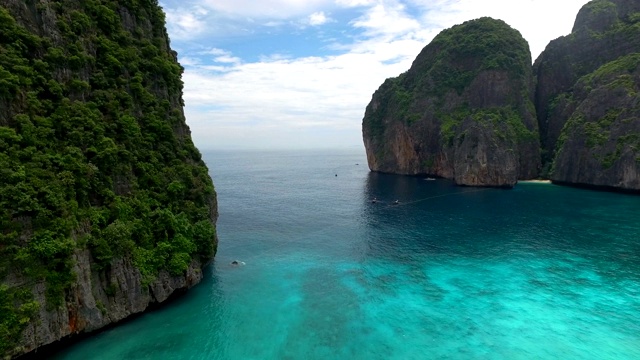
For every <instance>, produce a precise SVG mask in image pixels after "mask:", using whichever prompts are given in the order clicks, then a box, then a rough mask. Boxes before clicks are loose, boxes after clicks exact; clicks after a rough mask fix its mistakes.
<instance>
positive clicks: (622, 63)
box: [534, 0, 640, 190]
mask: <svg viewBox="0 0 640 360" xmlns="http://www.w3.org/2000/svg"><path fill="white" fill-rule="evenodd" d="M637 53H640V2H638V1H636V0H594V1H591V2H589V3H588V4H586V5H585V6H584V7H583V8H582V9H581V10H580V12H579V13H578V16H577V17H576V21H575V24H574V27H573V30H572V32H571V34H570V35H567V36H564V37H561V38H558V39H556V40H554V41H552V42H551V43H550V44H549V45H548V46H547V48H546V49H545V51H544V52H543V53H542V54H541V55H540V56H539V57H538V59H536V62H535V64H534V74H535V75H536V78H537V85H536V98H535V99H536V109H537V114H538V122H539V127H540V131H541V142H542V146H543V162H544V163H545V164H546V165H545V167H546V170H545V173H547V170H549V169H551V170H552V171H551V172H550V174H549V176H550V177H551V179H552V180H554V181H557V182H563V183H570V184H581V185H597V186H605V187H610V188H616V189H625V190H633V189H635V190H640V186H638V185H639V183H638V178H637V177H638V173H640V168H639V167H638V166H639V165H638V164H639V163H638V158H640V153H639V152H638V149H639V146H638V145H639V144H638V142H637V140H635V139H636V138H637V134H638V128H639V127H638V126H639V125H638V122H639V121H640V119H639V118H638V110H637V106H638V95H637V88H638V84H639V82H638V76H637V61H635V59H637V56H636V55H634V54H637ZM554 158H555V161H554Z"/></svg>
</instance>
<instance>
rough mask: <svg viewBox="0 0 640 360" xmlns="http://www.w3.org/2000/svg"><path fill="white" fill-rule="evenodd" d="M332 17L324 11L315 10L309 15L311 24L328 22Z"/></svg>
mask: <svg viewBox="0 0 640 360" xmlns="http://www.w3.org/2000/svg"><path fill="white" fill-rule="evenodd" d="M329 20H330V19H329V18H328V17H327V16H326V15H325V14H324V12H322V11H318V12H314V13H313V14H311V15H309V25H311V26H318V25H322V24H326V23H327V22H328V21H329Z"/></svg>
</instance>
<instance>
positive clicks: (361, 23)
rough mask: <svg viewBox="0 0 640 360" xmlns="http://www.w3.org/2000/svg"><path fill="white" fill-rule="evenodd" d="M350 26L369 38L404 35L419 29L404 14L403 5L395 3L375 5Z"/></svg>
mask: <svg viewBox="0 0 640 360" xmlns="http://www.w3.org/2000/svg"><path fill="white" fill-rule="evenodd" d="M352 24H353V26H355V27H356V28H363V29H365V30H366V31H367V35H369V36H375V35H398V34H406V33H408V32H410V31H413V30H418V29H419V28H420V24H419V23H418V21H416V20H415V19H414V18H412V17H411V16H409V15H408V14H406V13H405V7H404V5H402V4H400V3H397V2H395V1H394V2H381V3H379V4H376V5H375V6H373V7H372V8H370V9H369V10H368V11H367V12H366V13H365V15H364V16H362V17H360V18H358V19H356V20H355V21H353V23H352Z"/></svg>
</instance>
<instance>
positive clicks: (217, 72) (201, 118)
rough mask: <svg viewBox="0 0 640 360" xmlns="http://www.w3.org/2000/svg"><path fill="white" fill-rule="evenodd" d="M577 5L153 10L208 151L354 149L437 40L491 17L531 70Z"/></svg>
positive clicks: (493, 0)
mask: <svg viewBox="0 0 640 360" xmlns="http://www.w3.org/2000/svg"><path fill="white" fill-rule="evenodd" d="M587 2H588V1H587V0H160V5H161V6H162V7H163V9H164V11H165V13H166V20H167V30H168V32H169V37H170V39H171V47H172V48H173V49H174V50H176V51H177V52H178V61H179V62H180V63H181V65H182V66H183V67H184V68H185V72H184V74H183V77H182V80H183V81H184V95H183V96H184V100H185V115H186V118H187V124H188V125H189V127H190V128H191V135H192V138H193V141H194V143H195V144H196V146H197V147H198V148H199V149H200V150H203V151H206V150H210V149H229V150H234V149H325V148H357V147H361V148H363V141H362V118H363V116H364V111H365V109H366V106H367V104H368V103H369V101H370V100H371V96H372V95H373V93H374V91H375V90H376V89H377V88H378V87H379V86H380V85H381V84H382V83H383V82H384V80H385V79H386V78H389V77H395V76H398V75H399V74H401V73H403V72H404V71H407V70H408V69H409V67H410V66H411V63H412V62H413V60H414V59H415V57H416V56H417V55H418V53H419V52H420V51H421V50H422V48H423V47H425V46H426V45H427V44H428V43H429V42H430V41H431V40H432V39H433V38H434V37H435V36H436V35H437V34H438V33H439V32H440V31H442V30H444V29H447V28H450V27H451V26H453V25H456V24H461V23H463V22H464V21H467V20H472V19H477V18H479V17H483V16H490V17H492V18H495V19H501V20H504V21H505V22H506V23H507V24H509V25H510V26H511V27H513V28H515V29H516V30H518V31H520V33H521V34H522V36H523V37H524V38H525V39H526V40H527V41H528V42H529V47H530V49H531V54H532V60H535V59H536V58H537V56H538V55H539V54H540V53H541V52H542V51H543V50H544V48H545V47H546V45H547V44H548V43H549V41H551V40H553V39H556V38H558V37H560V36H564V35H567V34H569V33H570V32H571V28H572V27H573V22H574V20H575V17H576V14H577V13H578V10H579V9H580V8H581V7H582V6H583V5H584V4H585V3H587Z"/></svg>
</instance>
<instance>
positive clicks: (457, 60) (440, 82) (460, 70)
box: [425, 17, 531, 95]
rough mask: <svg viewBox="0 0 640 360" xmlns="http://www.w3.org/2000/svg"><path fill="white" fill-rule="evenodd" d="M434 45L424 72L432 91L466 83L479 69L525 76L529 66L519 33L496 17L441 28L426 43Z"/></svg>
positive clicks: (526, 48)
mask: <svg viewBox="0 0 640 360" xmlns="http://www.w3.org/2000/svg"><path fill="white" fill-rule="evenodd" d="M429 48H431V49H434V50H435V49H437V51H436V55H435V57H434V58H433V59H431V62H432V64H433V65H432V66H431V68H430V69H429V71H428V72H426V73H425V76H429V77H431V78H433V82H434V84H435V86H434V88H433V89H432V92H433V94H434V95H443V94H446V93H447V92H448V91H449V90H455V91H456V92H457V93H458V94H462V91H463V90H464V89H465V88H466V87H467V86H469V84H470V83H471V81H473V79H475V77H476V76H477V75H478V73H480V72H481V71H485V70H506V71H508V72H509V74H510V76H511V77H512V78H513V79H519V78H525V76H526V70H528V69H529V68H530V67H531V55H530V52H529V46H528V44H527V42H526V40H524V39H523V38H522V36H521V35H520V33H519V32H518V31H516V30H514V29H513V28H511V27H510V26H509V25H507V24H506V23H504V22H503V21H500V20H494V19H491V18H486V17H485V18H480V19H476V20H472V21H467V22H465V23H463V24H461V25H456V26H453V27H452V28H450V29H447V30H444V31H442V32H441V33H440V34H438V35H437V36H436V37H435V38H434V39H433V41H432V43H431V44H429Z"/></svg>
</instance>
